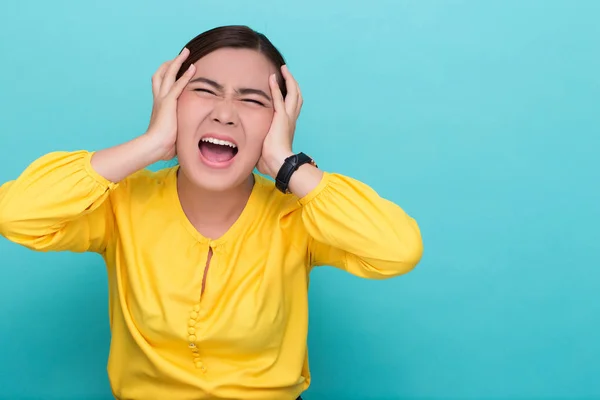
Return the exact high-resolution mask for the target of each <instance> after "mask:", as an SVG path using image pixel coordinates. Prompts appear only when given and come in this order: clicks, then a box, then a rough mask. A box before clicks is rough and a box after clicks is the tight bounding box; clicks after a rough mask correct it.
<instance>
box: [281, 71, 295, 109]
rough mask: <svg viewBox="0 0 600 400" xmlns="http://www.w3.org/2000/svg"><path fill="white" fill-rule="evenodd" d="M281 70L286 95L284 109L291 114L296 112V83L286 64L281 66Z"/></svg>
mask: <svg viewBox="0 0 600 400" xmlns="http://www.w3.org/2000/svg"><path fill="white" fill-rule="evenodd" d="M281 72H282V74H283V78H284V79H285V87H286V89H287V95H286V96H285V111H286V113H287V114H288V115H289V116H293V115H295V114H296V106H297V105H298V84H297V83H296V80H295V79H294V77H293V76H292V73H291V72H290V70H289V69H288V67H287V65H284V66H282V67H281Z"/></svg>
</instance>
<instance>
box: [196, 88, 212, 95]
mask: <svg viewBox="0 0 600 400" xmlns="http://www.w3.org/2000/svg"><path fill="white" fill-rule="evenodd" d="M194 92H204V93H210V94H212V95H213V96H216V95H217V94H216V93H215V92H213V91H212V90H209V89H202V88H198V89H194Z"/></svg>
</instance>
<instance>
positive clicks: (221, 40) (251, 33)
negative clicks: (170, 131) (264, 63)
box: [177, 25, 287, 97]
mask: <svg viewBox="0 0 600 400" xmlns="http://www.w3.org/2000/svg"><path fill="white" fill-rule="evenodd" d="M185 47H187V48H188V49H189V50H190V55H189V56H188V58H187V59H186V60H185V62H184V63H183V65H182V66H181V68H180V69H179V72H178V73H177V79H179V77H181V75H183V73H184V72H185V71H186V70H187V69H188V68H189V66H190V64H193V63H195V62H196V61H198V60H199V59H201V58H202V57H204V56H206V55H208V54H209V53H212V52H213V51H215V50H219V49H222V48H235V49H250V50H256V51H258V52H259V53H261V54H262V55H264V56H265V57H267V59H268V60H269V61H271V62H272V63H273V65H274V66H275V67H276V69H277V72H276V74H277V82H279V88H280V89H281V93H282V94H283V97H285V95H286V92H287V90H286V88H285V82H284V80H283V76H282V75H281V66H283V65H284V64H285V59H284V58H283V55H281V53H280V52H279V50H277V48H276V47H275V46H274V45H273V43H271V41H270V40H269V39H267V37H266V36H265V35H263V34H262V33H259V32H256V31H255V30H253V29H251V28H249V27H247V26H243V25H228V26H220V27H217V28H213V29H210V30H208V31H206V32H203V33H201V34H199V35H198V36H196V37H195V38H193V39H192V40H190V42H189V43H188V44H186V45H185ZM182 50H183V49H182Z"/></svg>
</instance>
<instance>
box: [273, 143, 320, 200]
mask: <svg viewBox="0 0 600 400" xmlns="http://www.w3.org/2000/svg"><path fill="white" fill-rule="evenodd" d="M304 164H312V165H314V166H316V164H315V162H314V160H313V159H312V158H310V157H309V156H307V155H306V154H304V153H302V152H300V153H298V154H294V155H291V156H289V157H288V158H286V159H285V161H284V162H283V165H282V166H281V168H280V169H279V172H278V173H277V177H276V178H275V187H276V188H277V189H279V190H280V191H281V192H283V193H289V192H290V191H289V184H290V179H291V178H292V175H293V174H294V172H296V171H297V170H298V168H300V167H301V166H302V165H304Z"/></svg>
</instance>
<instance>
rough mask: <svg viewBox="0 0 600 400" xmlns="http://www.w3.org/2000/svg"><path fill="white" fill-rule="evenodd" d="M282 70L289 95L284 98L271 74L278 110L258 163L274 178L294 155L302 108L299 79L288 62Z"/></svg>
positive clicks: (260, 168) (264, 172)
mask: <svg viewBox="0 0 600 400" xmlns="http://www.w3.org/2000/svg"><path fill="white" fill-rule="evenodd" d="M281 72H282V74H283V77H284V79H285V86H286V88H287V95H286V97H285V100H284V99H283V95H282V94H281V90H280V89H279V85H278V83H277V79H276V77H275V74H273V75H271V77H270V78H269V86H270V89H271V97H272V98H273V107H274V109H275V113H274V115H273V121H272V122H271V127H270V129H269V132H268V133H267V136H266V137H265V140H264V142H263V148H262V153H261V156H260V159H259V160H258V164H257V165H256V167H257V168H258V171H259V172H260V173H261V174H265V175H269V176H270V177H272V178H273V179H275V177H276V176H277V172H279V169H280V168H281V166H282V165H283V162H284V161H285V159H286V158H287V157H289V156H291V155H292V154H293V152H292V142H293V141H294V132H295V130H296V121H297V120H298V116H299V115H300V110H301V109H302V94H301V93H300V87H299V86H298V82H296V80H295V79H294V77H293V76H292V74H291V73H290V71H289V70H288V68H287V66H286V65H284V66H283V67H281Z"/></svg>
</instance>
